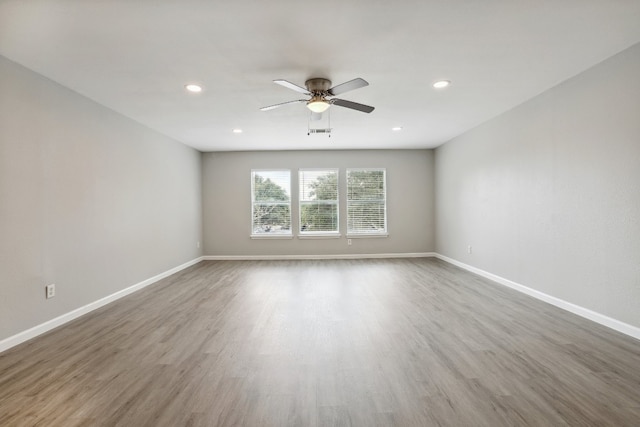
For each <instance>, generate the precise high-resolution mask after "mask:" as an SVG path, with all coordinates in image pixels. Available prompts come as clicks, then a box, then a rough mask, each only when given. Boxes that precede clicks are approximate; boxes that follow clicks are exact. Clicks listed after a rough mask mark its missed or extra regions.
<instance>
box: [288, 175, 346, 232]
mask: <svg viewBox="0 0 640 427" xmlns="http://www.w3.org/2000/svg"><path fill="white" fill-rule="evenodd" d="M305 172H333V173H335V175H336V199H335V200H322V201H317V200H316V201H305V200H303V197H302V194H303V191H304V190H303V188H302V185H303V183H304V180H303V179H302V175H303V174H304V173H305ZM318 202H320V203H323V204H327V205H335V207H336V230H335V231H334V230H331V231H317V230H314V231H303V230H302V226H303V223H302V206H303V205H312V204H317V203H318ZM339 237H341V234H340V169H339V168H304V169H298V238H299V239H331V238H339Z"/></svg>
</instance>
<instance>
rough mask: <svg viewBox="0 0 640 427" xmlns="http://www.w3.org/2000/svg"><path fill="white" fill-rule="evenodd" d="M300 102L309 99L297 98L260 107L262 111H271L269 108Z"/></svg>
mask: <svg viewBox="0 0 640 427" xmlns="http://www.w3.org/2000/svg"><path fill="white" fill-rule="evenodd" d="M300 102H307V100H306V99H296V100H295V101H287V102H281V103H280V104H274V105H269V106H268V107H262V108H261V109H260V111H269V110H273V109H274V108H278V107H282V106H283V105H288V104H298V103H300Z"/></svg>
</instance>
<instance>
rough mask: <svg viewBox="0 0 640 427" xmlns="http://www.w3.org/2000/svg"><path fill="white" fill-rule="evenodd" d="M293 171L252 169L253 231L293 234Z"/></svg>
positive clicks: (256, 232)
mask: <svg viewBox="0 0 640 427" xmlns="http://www.w3.org/2000/svg"><path fill="white" fill-rule="evenodd" d="M290 188H291V173H290V172H289V171H288V170H281V171H252V172H251V193H252V210H253V219H252V233H253V234H254V235H255V234H265V233H272V234H291V196H290V195H289V193H290Z"/></svg>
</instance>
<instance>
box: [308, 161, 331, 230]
mask: <svg viewBox="0 0 640 427" xmlns="http://www.w3.org/2000/svg"><path fill="white" fill-rule="evenodd" d="M299 185H300V235H330V234H333V235H337V233H338V169H323V170H320V169H301V170H300V172H299Z"/></svg>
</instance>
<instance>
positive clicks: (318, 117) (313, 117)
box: [311, 112, 322, 122]
mask: <svg viewBox="0 0 640 427" xmlns="http://www.w3.org/2000/svg"><path fill="white" fill-rule="evenodd" d="M318 120H322V113H314V112H311V121H312V122H317V121H318Z"/></svg>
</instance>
